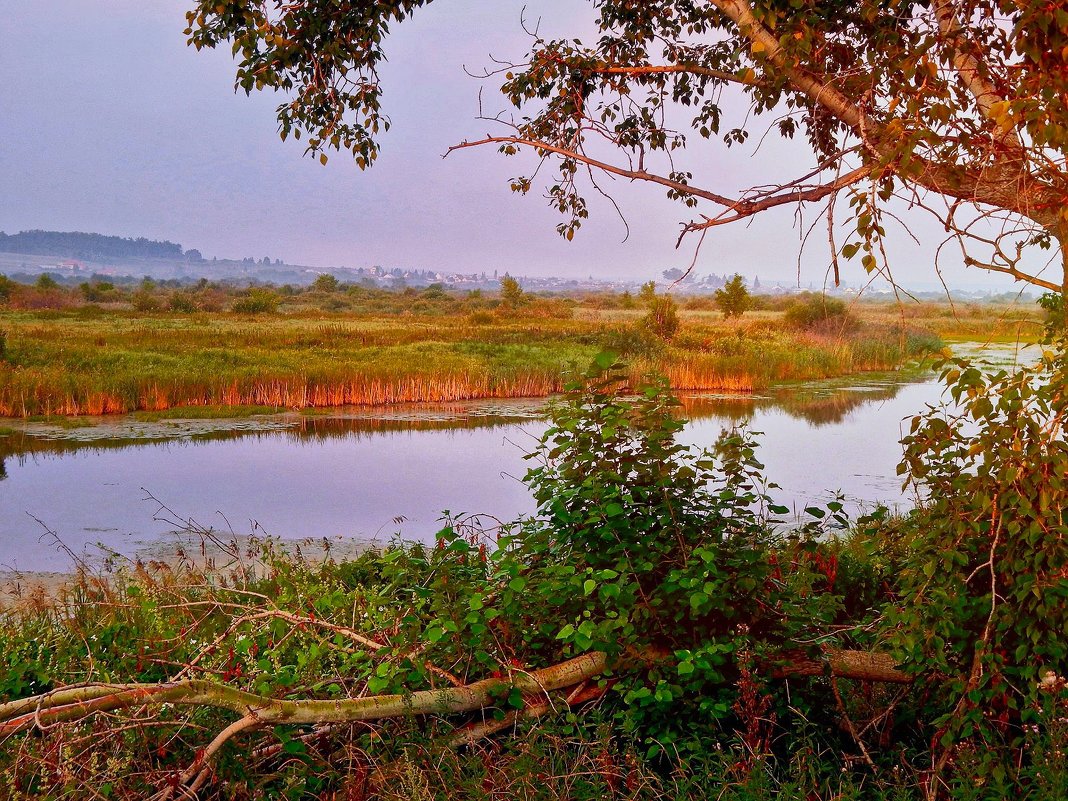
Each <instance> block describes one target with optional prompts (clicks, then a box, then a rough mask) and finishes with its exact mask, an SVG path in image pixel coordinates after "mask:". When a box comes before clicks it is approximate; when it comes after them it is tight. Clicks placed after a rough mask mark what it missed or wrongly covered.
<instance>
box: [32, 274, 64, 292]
mask: <svg viewBox="0 0 1068 801" xmlns="http://www.w3.org/2000/svg"><path fill="white" fill-rule="evenodd" d="M34 286H35V287H37V288H38V289H40V290H43V291H46V292H47V291H50V290H53V289H59V282H58V281H56V279H55V278H53V277H52V276H51V275H49V274H48V273H41V275H40V276H39V277H38V278H37V281H36V282H35V283H34Z"/></svg>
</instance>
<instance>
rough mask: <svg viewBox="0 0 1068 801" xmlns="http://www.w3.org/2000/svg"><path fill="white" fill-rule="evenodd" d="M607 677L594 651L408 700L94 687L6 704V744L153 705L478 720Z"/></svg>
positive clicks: (300, 719)
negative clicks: (521, 698) (491, 710)
mask: <svg viewBox="0 0 1068 801" xmlns="http://www.w3.org/2000/svg"><path fill="white" fill-rule="evenodd" d="M604 669H605V654H604V653H602V652H599V651H595V652H592V653H588V654H583V655H582V656H578V657H575V658H574V659H569V660H567V661H566V662H561V663H559V664H557V665H552V666H550V667H546V668H541V669H539V670H532V671H530V672H524V673H515V674H512V675H511V676H508V677H504V678H491V679H483V680H482V681H477V682H474V683H472V684H468V685H465V686H463V687H448V688H443V689H440V690H420V691H418V692H414V693H411V694H408V695H373V696H367V697H364V698H349V699H344V700H325V701H323V700H313V699H300V700H285V699H279V698H268V697H266V696H262V695H256V694H255V693H250V692H245V691H244V690H238V689H236V688H233V687H227V686H226V685H223V684H217V683H215V682H211V681H205V680H200V679H190V680H187V681H180V682H167V683H161V684H91V685H85V686H82V687H70V688H64V689H62V690H57V691H54V692H51V693H45V694H44V695H39V696H34V697H32V698H25V699H22V700H20V701H12V702H9V703H6V704H0V738H5V737H9V736H11V735H13V734H18V733H19V732H22V731H26V730H27V729H31V728H33V727H34V726H46V725H49V724H51V723H58V722H62V721H71V720H79V719H82V718H85V717H88V716H89V715H91V714H93V713H96V712H107V711H113V710H117V709H129V708H131V707H140V706H146V705H154V704H174V705H176V706H201V707H214V708H216V709H225V710H229V711H231V712H236V713H237V714H239V715H241V716H243V717H246V716H252V717H254V718H255V719H256V720H257V721H258V722H259V723H260V724H261V725H265V724H273V723H288V724H307V723H348V722H356V721H368V720H381V719H383V718H391V717H408V716H411V715H432V714H444V713H456V712H472V711H474V710H476V709H483V708H485V707H489V706H493V704H494V700H495V699H496V698H499V697H500V696H501V695H502V694H507V692H508V691H509V690H511V689H513V688H514V689H517V690H519V691H520V692H522V693H524V694H531V695H534V694H544V693H548V692H551V691H553V690H560V689H563V688H566V687H571V686H573V685H575V684H578V683H579V682H582V681H585V680H586V679H589V678H592V677H594V676H596V675H598V674H600V673H601V672H603V671H604Z"/></svg>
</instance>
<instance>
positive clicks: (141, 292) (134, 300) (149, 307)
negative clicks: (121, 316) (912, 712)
mask: <svg viewBox="0 0 1068 801" xmlns="http://www.w3.org/2000/svg"><path fill="white" fill-rule="evenodd" d="M130 305H131V306H133V308H134V311H139V312H154V311H159V310H160V306H161V304H160V302H159V298H158V297H156V293H155V292H153V291H152V290H151V289H148V288H145V287H141V288H139V289H136V290H134V292H133V294H131V295H130Z"/></svg>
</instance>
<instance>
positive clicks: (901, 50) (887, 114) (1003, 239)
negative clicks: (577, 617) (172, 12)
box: [187, 0, 1068, 294]
mask: <svg viewBox="0 0 1068 801" xmlns="http://www.w3.org/2000/svg"><path fill="white" fill-rule="evenodd" d="M429 2H430V0H388V1H387V2H383V3H376V4H373V5H369V4H363V3H353V2H351V0H350V1H349V2H345V1H344V0H342V2H337V0H296V2H292V3H287V4H284V5H283V4H276V5H274V6H273V7H269V6H268V5H266V4H261V3H258V2H253V0H236V1H235V2H230V3H226V4H216V3H215V2H214V0H199V1H198V2H197V3H196V5H195V7H194V9H193V10H192V11H190V12H189V13H188V15H187V17H188V21H189V27H188V29H187V33H188V35H189V37H190V39H189V41H190V42H191V43H192V44H193V45H194V46H195V47H197V48H201V47H215V46H216V45H220V44H224V43H229V44H232V47H233V49H234V52H235V53H236V54H238V57H239V65H238V69H237V86H238V87H240V88H242V89H244V90H245V91H246V92H249V93H251V92H252V90H254V89H257V90H258V89H275V90H278V89H280V90H283V91H286V92H288V93H289V94H290V95H291V98H292V99H291V100H287V101H286V102H285V103H283V104H281V105H280V106H279V107H278V120H279V131H280V134H281V135H282V137H283V138H286V137H288V136H290V135H293V136H294V137H297V138H299V137H301V136H302V135H306V136H307V139H306V142H307V152H308V153H310V154H314V155H318V156H319V158H320V159H321V160H322V161H324V162H325V161H326V159H327V155H326V151H327V150H330V149H333V150H337V151H340V150H342V149H344V150H347V151H350V152H351V153H352V154H353V155H354V156H355V159H356V163H357V165H358V166H359V167H360V168H361V169H362V168H366V167H368V166H370V165H371V164H372V163H373V161H374V160H375V158H376V157H377V155H378V144H377V139H376V138H377V136H378V135H379V134H380V133H381V132H382V131H384V130H386V129H387V128H388V127H389V121H388V119H387V118H386V117H385V116H384V114H383V109H382V106H381V102H380V101H381V97H382V91H383V90H382V87H381V84H380V82H379V79H378V73H377V67H378V64H379V62H380V61H381V60H382V59H383V58H384V57H385V51H384V42H385V40H386V37H387V34H388V31H389V26H390V25H391V24H392V23H395V22H401V21H403V20H404V19H406V18H407V17H408V16H410V15H411V14H412V13H413V11H414V10H415V9H416V8H418V7H420V6H423V5H426V4H428V3H429ZM594 6H595V8H596V10H597V13H598V16H597V25H598V28H599V38H598V39H597V40H596V42H593V43H591V44H588V45H586V44H582V43H581V42H580V41H579V40H576V39H572V38H568V39H560V40H548V39H543V38H541V37H539V36H538V35H537V34H534V35H533V41H532V46H531V50H530V53H529V55H528V56H527V57H526V58H525V59H524V60H522V61H517V62H516V63H514V64H509V65H505V66H503V67H502V68H501V69H500V71H499V72H494V73H491V74H492V75H494V76H500V77H501V78H502V79H503V83H502V84H501V90H502V92H503V93H504V96H505V98H506V99H507V100H508V101H509V102H510V103H511V104H512V105H514V106H515V107H517V108H518V109H520V110H521V111H522V115H521V116H518V117H517V118H516V120H515V121H512V122H509V121H508V120H507V119H506V118H504V117H494V118H492V119H493V120H494V122H495V123H500V124H501V125H503V126H504V128H503V132H500V133H494V134H491V135H487V136H485V137H483V138H480V139H477V140H472V141H464V142H461V143H459V144H457V145H455V146H454V148H453V149H457V148H468V147H479V146H490V147H495V148H497V149H498V150H499V151H500V152H501V153H503V154H505V155H513V154H515V153H518V152H519V151H520V150H532V151H533V152H534V153H536V154H537V155H538V156H540V157H541V160H542V161H549V162H552V163H555V165H556V168H557V174H556V175H555V176H554V177H552V178H551V179H549V180H548V182H547V185H546V186H547V196H548V198H549V202H550V204H551V205H552V206H553V207H554V208H556V209H558V210H559V211H560V212H561V214H562V215H563V217H564V219H563V221H562V222H561V223H560V224H559V225H558V226H557V228H558V230H559V232H560V233H561V234H562V235H563V236H565V237H566V238H568V239H571V238H572V237H573V236H574V234H575V231H576V230H577V229H578V228H579V227H580V225H581V224H582V221H583V220H585V219H586V218H587V216H588V214H589V211H588V208H587V204H586V200H585V193H586V192H587V191H588V189H589V184H590V183H592V182H594V181H596V178H597V176H598V175H602V176H616V177H622V178H625V179H628V180H630V181H635V182H640V183H644V184H649V185H651V186H654V187H658V188H659V189H661V190H663V191H666V192H667V194H668V196H669V197H670V198H672V199H675V200H677V201H679V202H680V203H682V204H683V205H684V206H686V207H687V208H691V209H694V210H695V215H696V216H694V217H693V218H692V219H691V220H689V221H688V222H686V223H684V225H683V230H682V236H685V235H686V234H692V233H697V234H699V235H701V237H703V236H704V235H705V234H707V233H708V231H710V230H711V229H712V228H714V227H716V226H720V225H724V224H726V223H729V222H734V221H738V220H745V219H749V218H751V217H753V216H754V215H756V214H760V213H762V212H765V211H768V210H770V209H774V208H777V207H780V206H787V207H795V208H797V207H801V206H804V205H808V204H821V205H822V213H824V214H825V215H826V218H827V223H828V230H829V233H830V236H829V239H830V242H831V257H830V263H831V268H832V269H833V272H834V275H835V279H836V280H837V278H838V273H839V263H838V256H839V254H843V255H844V256H845V257H846V258H849V259H852V258H854V257H856V256H858V255H859V256H860V257H861V263H862V265H863V267H864V269H865V270H867V271H868V272H874V271H878V270H888V265H887V264H886V260H885V255H884V248H883V238H884V235H885V224H886V221H887V219H888V215H897V212H898V210H899V209H901V208H903V207H904V205H905V204H907V205H909V206H910V207H917V208H920V209H925V210H927V211H929V212H931V213H933V214H935V215H936V216H937V217H938V218H939V219H940V220H941V221H942V223H943V225H944V226H945V229H946V231H947V232H948V234H949V237H950V239H951V240H956V241H957V242H958V243H959V244H960V246H961V249H962V252H963V259H964V261H965V263H966V264H968V265H971V266H975V267H981V268H984V269H987V270H991V271H994V272H999V273H1004V274H1007V275H1010V276H1012V277H1013V278H1014V279H1016V280H1020V281H1024V282H1027V283H1030V284H1033V285H1035V286H1038V287H1043V288H1045V289H1048V290H1050V291H1054V292H1058V293H1062V294H1063V293H1065V292H1068V247H1066V244H1068V205H1066V204H1065V198H1066V197H1068V161H1066V154H1068V104H1065V103H1064V102H1063V98H1064V96H1065V93H1066V92H1068V69H1065V67H1066V66H1068V23H1066V21H1065V19H1064V17H1065V15H1066V13H1068V12H1065V10H1064V8H1063V6H1062V4H1060V3H1017V2H1010V0H930V1H929V2H924V3H908V4H901V3H898V2H875V1H874V0H862V1H861V2H857V3H848V4H843V3H837V2H834V3H832V2H829V0H804V1H801V0H795V1H794V2H791V3H785V2H782V0H710V2H708V3H690V2H683V0H650V2H644V3H640V4H636V3H634V2H631V0H596V2H595V3H594ZM487 77H489V75H487ZM743 106H748V110H747V111H746V110H745V109H744V108H743ZM734 117H737V119H738V120H739V121H738V122H734V121H733V118H734ZM687 118H688V119H687ZM673 122H674V124H677V125H678V126H679V127H677V128H675V127H671V126H672V124H673ZM762 122H766V123H767V127H768V129H769V132H770V133H771V134H774V135H778V136H781V137H784V138H793V137H794V136H795V135H797V134H802V135H803V137H804V140H805V142H807V145H808V147H809V148H810V150H811V155H812V164H811V165H810V168H809V169H807V170H802V171H800V172H801V174H796V173H789V174H788V173H786V172H785V171H784V172H781V173H780V174H779V177H778V178H777V179H776V180H775V181H774V182H772V183H771V184H770V185H769V183H768V182H767V181H766V180H761V181H760V185H759V186H754V187H753V188H751V189H748V190H745V191H742V192H740V193H737V192H733V191H730V190H728V189H724V188H721V187H719V186H717V185H715V184H714V183H711V182H710V183H705V180H704V178H702V177H701V176H700V174H699V173H698V174H697V177H696V178H695V169H697V168H698V167H699V166H703V165H707V164H715V163H716V156H715V155H713V156H711V157H710V154H709V153H708V152H707V151H708V150H709V149H711V148H712V147H713V145H712V142H713V141H714V140H715V139H722V141H723V143H724V145H725V146H726V147H727V148H730V147H731V146H732V145H738V144H742V143H744V142H745V141H746V140H747V139H748V138H749V136H750V133H751V131H753V130H758V131H759V130H760V129H759V128H758V127H757V126H759V125H760V124H761V123H762ZM761 133H763V132H762V131H761ZM702 140H705V141H702ZM590 143H597V148H596V150H592V149H588V145H589V144H590ZM606 144H607V145H608V147H607V148H606V147H605V145H606ZM695 145H700V147H695ZM691 147H692V148H693V150H694V152H693V153H692V154H689V153H687V150H688V149H689V148H691ZM613 148H614V149H613ZM697 151H700V152H697ZM688 155H692V157H693V162H692V165H691V164H687V163H686V160H685V159H686V157H687V156H688ZM694 165H696V166H694ZM545 172H546V171H545V170H542V171H541V172H540V173H532V174H531V175H529V176H521V177H518V178H514V179H512V181H511V188H512V190H513V191H516V192H519V193H522V194H526V193H528V192H530V191H531V190H532V189H534V188H535V184H536V180H535V177H534V176H535V174H540V175H544V174H545ZM584 181H585V182H587V184H584V183H583V182H584ZM754 181H755V179H754ZM592 185H593V186H594V187H596V184H595V183H593V184H592ZM842 193H845V195H846V196H847V199H848V203H847V204H845V205H846V216H847V220H848V222H849V226H850V227H849V233H848V234H847V236H846V239H847V240H848V241H846V242H844V244H842V243H840V242H839V240H838V237H840V234H841V230H840V228H839V227H836V225H835V220H836V217H835V211H836V209H837V208H839V206H837V204H836V200H837V199H838V198H839V196H840V195H841V194H842ZM895 204H896V205H895ZM837 219H838V222H839V223H841V222H842V220H841V217H839V218H837ZM680 240H681V237H680ZM1052 245H1057V246H1058V247H1059V250H1060V255H1059V257H1058V258H1059V263H1060V265H1061V268H1062V269H1061V271H1060V274H1059V275H1057V276H1056V277H1055V278H1053V279H1051V278H1047V277H1043V276H1042V275H1040V274H1039V273H1040V269H1039V267H1040V265H1036V262H1035V261H1034V257H1035V256H1034V255H1033V251H1034V248H1035V247H1038V248H1050V247H1051V246H1052Z"/></svg>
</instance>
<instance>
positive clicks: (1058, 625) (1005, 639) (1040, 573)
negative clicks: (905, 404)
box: [888, 343, 1068, 764]
mask: <svg viewBox="0 0 1068 801" xmlns="http://www.w3.org/2000/svg"><path fill="white" fill-rule="evenodd" d="M942 378H943V380H944V381H945V383H946V384H947V386H948V388H949V392H950V394H951V396H952V398H953V400H954V402H955V403H957V404H959V406H958V407H956V408H952V409H941V410H935V411H932V412H930V413H928V414H926V415H924V416H921V417H917V418H916V419H915V420H913V423H912V429H911V433H910V434H909V435H908V436H907V437H906V438H905V439H904V440H903V444H904V446H905V458H904V461H903V462H902V465H901V468H900V471H901V472H904V473H905V474H906V476H907V478H908V481H909V482H911V483H912V484H913V485H914V486H916V487H917V488H918V489H919V491H920V493H921V496H922V497H923V499H924V500H923V502H922V504H921V506H920V508H919V509H918V510H917V511H916V512H915V513H914V514H913V515H912V516H911V517H910V518H909V519H908V521H907V536H908V537H909V540H908V545H909V549H910V556H909V558H908V561H907V565H906V569H905V570H903V571H902V574H901V576H900V579H899V581H900V592H901V597H900V600H899V601H898V602H897V603H895V604H894V605H893V606H892V607H891V608H890V609H889V610H888V618H889V620H890V621H891V622H892V623H893V624H894V626H895V629H894V630H893V643H894V645H895V647H896V649H897V654H898V656H899V657H900V658H901V659H902V660H903V662H904V663H905V664H906V665H908V666H909V669H910V670H913V671H915V672H917V673H918V674H923V675H924V676H925V677H927V680H928V683H929V691H930V692H931V693H932V695H933V697H934V698H935V699H936V701H937V709H936V711H937V712H938V717H937V719H936V720H935V723H936V725H937V726H938V727H939V731H938V735H939V736H940V738H941V745H942V746H943V747H948V746H951V745H955V744H960V743H965V744H968V745H967V747H970V748H974V749H978V750H979V751H980V752H984V753H985V752H990V753H993V752H994V751H996V749H997V748H998V747H999V746H1002V745H1008V744H1012V743H1014V741H1016V740H1017V739H1018V738H1019V736H1020V732H1021V727H1026V726H1028V725H1029V724H1030V723H1032V722H1033V721H1032V714H1031V712H1029V710H1030V709H1032V708H1033V707H1034V706H1035V704H1037V703H1038V702H1039V701H1040V699H1039V697H1038V692H1039V689H1040V687H1041V685H1042V681H1043V680H1044V677H1045V675H1046V673H1047V672H1051V673H1053V674H1054V675H1055V676H1060V677H1063V676H1065V675H1066V674H1068V638H1066V632H1068V580H1066V578H1065V577H1066V576H1068V519H1066V517H1065V510H1066V509H1068V443H1066V441H1065V435H1066V420H1068V356H1066V353H1065V349H1064V346H1063V343H1062V345H1061V347H1060V349H1059V352H1057V353H1056V354H1054V353H1051V352H1047V353H1046V355H1045V357H1044V358H1043V360H1042V362H1041V363H1040V364H1039V365H1038V366H1036V367H1033V368H1028V369H1023V370H1020V371H1018V372H1016V373H1011V374H1010V373H1007V372H1004V371H1001V372H997V373H995V374H993V375H984V373H983V372H982V371H981V370H980V369H979V368H978V367H975V366H972V365H970V364H968V363H967V362H963V361H954V362H950V363H948V366H947V367H946V368H945V370H944V371H943V373H942ZM948 753H949V751H948V750H947V751H946V754H947V755H948ZM999 764H1000V763H999Z"/></svg>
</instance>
